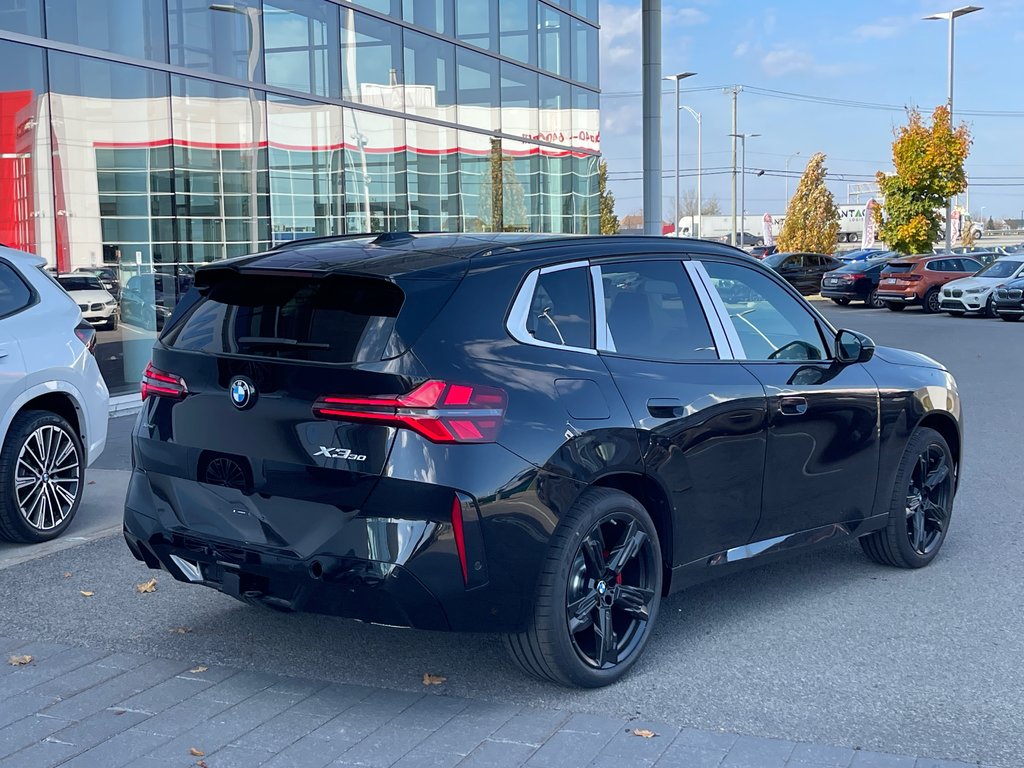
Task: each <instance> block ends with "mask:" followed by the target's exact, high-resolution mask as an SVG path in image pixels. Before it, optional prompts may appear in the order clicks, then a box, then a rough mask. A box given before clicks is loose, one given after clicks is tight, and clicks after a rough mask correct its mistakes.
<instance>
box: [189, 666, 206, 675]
mask: <svg viewBox="0 0 1024 768" xmlns="http://www.w3.org/2000/svg"><path fill="white" fill-rule="evenodd" d="M208 669H209V667H208V666H206V665H205V664H200V665H199V666H198V667H192V669H190V670H189V672H191V673H192V674H193V675H198V674H199V673H200V672H205V671H206V670H208Z"/></svg>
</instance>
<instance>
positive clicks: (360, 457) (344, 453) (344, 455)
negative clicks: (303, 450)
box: [313, 445, 366, 461]
mask: <svg viewBox="0 0 1024 768" xmlns="http://www.w3.org/2000/svg"><path fill="white" fill-rule="evenodd" d="M313 455H314V456H323V457H324V458H325V459H347V460H348V461H366V454H363V453H353V452H352V451H351V450H350V449H348V448H330V447H328V446H326V445H321V446H320V450H319V451H317V452H316V453H314V454H313Z"/></svg>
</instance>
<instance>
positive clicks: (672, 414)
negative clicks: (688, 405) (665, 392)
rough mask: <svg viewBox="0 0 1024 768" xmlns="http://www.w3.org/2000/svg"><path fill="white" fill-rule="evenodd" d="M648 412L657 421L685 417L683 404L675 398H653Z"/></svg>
mask: <svg viewBox="0 0 1024 768" xmlns="http://www.w3.org/2000/svg"><path fill="white" fill-rule="evenodd" d="M647 412H648V413H649V414H651V416H654V417H655V418H657V419H678V418H679V417H680V416H682V415H683V403H682V401H681V400H677V399H676V398H674V397H652V398H651V399H650V400H648V401H647Z"/></svg>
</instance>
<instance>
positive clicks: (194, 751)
mask: <svg viewBox="0 0 1024 768" xmlns="http://www.w3.org/2000/svg"><path fill="white" fill-rule="evenodd" d="M188 753H189V754H190V755H192V757H206V753H205V752H203V750H201V749H196V748H195V747H189V750H188Z"/></svg>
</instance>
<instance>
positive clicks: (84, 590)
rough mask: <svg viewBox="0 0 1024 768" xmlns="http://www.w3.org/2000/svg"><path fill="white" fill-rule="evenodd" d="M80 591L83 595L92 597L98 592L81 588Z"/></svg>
mask: <svg viewBox="0 0 1024 768" xmlns="http://www.w3.org/2000/svg"><path fill="white" fill-rule="evenodd" d="M78 591H79V592H80V593H81V594H82V597H92V596H93V595H95V594H96V593H95V592H90V591H89V590H87V589H80V590H78Z"/></svg>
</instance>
